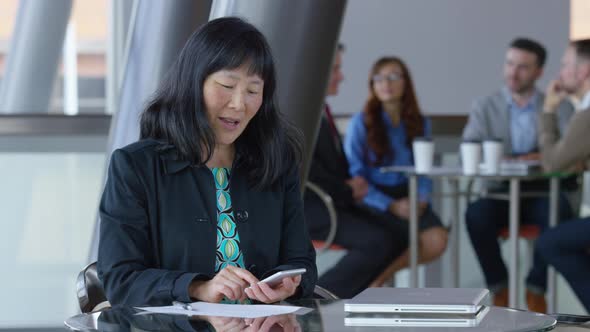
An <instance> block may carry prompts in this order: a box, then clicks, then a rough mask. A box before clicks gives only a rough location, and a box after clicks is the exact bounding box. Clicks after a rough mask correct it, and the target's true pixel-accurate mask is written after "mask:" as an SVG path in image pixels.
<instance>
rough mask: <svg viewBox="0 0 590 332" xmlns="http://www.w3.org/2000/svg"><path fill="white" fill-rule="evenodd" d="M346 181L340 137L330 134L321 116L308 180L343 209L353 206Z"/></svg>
mask: <svg viewBox="0 0 590 332" xmlns="http://www.w3.org/2000/svg"><path fill="white" fill-rule="evenodd" d="M348 179H350V174H349V173H348V160H347V159H346V155H345V154H344V150H343V148H342V140H341V138H340V135H336V136H334V135H333V134H332V130H331V129H330V124H329V123H328V120H327V119H326V118H325V116H322V120H321V122H320V130H319V132H318V137H317V140H316V145H315V149H314V151H313V157H312V160H311V166H310V170H309V180H310V181H311V182H313V183H315V184H317V185H318V186H320V188H322V189H323V190H325V191H326V192H327V193H328V194H329V195H330V196H332V199H333V200H334V203H335V204H336V206H338V207H341V208H343V207H350V206H352V205H354V204H355V201H354V198H353V196H352V189H351V188H350V186H348V185H347V184H346V182H345V181H346V180H348ZM306 204H307V194H306ZM306 206H307V205H306Z"/></svg>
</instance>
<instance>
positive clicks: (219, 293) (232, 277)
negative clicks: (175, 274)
mask: <svg viewBox="0 0 590 332" xmlns="http://www.w3.org/2000/svg"><path fill="white" fill-rule="evenodd" d="M257 282H258V279H257V278H256V277H255V276H254V275H253V274H252V273H250V272H249V271H247V270H245V269H241V268H239V267H235V266H231V265H230V266H227V267H226V268H224V269H222V270H221V271H219V273H217V274H216V275H215V277H213V279H211V280H208V281H193V282H192V283H191V284H190V286H189V295H190V297H191V298H194V299H197V300H200V301H205V302H210V303H219V302H221V300H222V299H223V298H224V297H225V298H227V299H228V300H232V301H236V300H240V301H243V300H245V299H246V297H247V295H246V293H245V292H244V289H245V288H246V287H249V286H250V285H253V284H256V283H257Z"/></svg>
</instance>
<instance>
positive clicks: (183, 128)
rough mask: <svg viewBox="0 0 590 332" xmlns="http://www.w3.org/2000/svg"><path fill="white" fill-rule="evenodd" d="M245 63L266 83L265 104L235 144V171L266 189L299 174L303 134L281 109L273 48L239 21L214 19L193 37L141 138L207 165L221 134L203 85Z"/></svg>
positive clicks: (146, 117)
mask: <svg viewBox="0 0 590 332" xmlns="http://www.w3.org/2000/svg"><path fill="white" fill-rule="evenodd" d="M244 64H247V65H249V69H248V72H249V74H255V75H258V76H260V78H261V79H262V80H263V81H264V90H263V101H262V105H261V107H260V109H259V111H258V112H257V113H256V115H255V116H254V117H253V118H252V120H251V121H250V123H249V124H248V125H247V127H246V129H245V130H244V132H243V133H242V134H241V135H240V136H239V137H238V139H237V140H236V141H235V148H236V149H235V151H236V156H235V160H234V166H235V167H240V168H243V169H246V170H247V172H248V178H249V180H250V181H249V182H250V183H251V184H252V185H255V186H256V187H258V188H261V189H262V188H268V187H269V186H272V185H274V184H275V183H276V181H277V180H278V179H279V178H280V176H281V175H282V174H284V173H286V172H294V171H297V170H298V168H299V166H300V162H301V155H302V143H301V134H300V132H299V131H298V130H297V129H296V128H295V127H294V126H293V125H291V124H290V123H288V122H287V121H286V119H285V118H284V116H283V115H282V113H280V112H279V110H278V108H277V103H276V100H275V89H276V78H275V66H274V60H273V57H272V54H271V51H270V47H269V46H268V43H267V41H266V39H265V38H264V36H263V35H262V33H261V32H260V31H258V30H257V29H256V28H255V27H254V26H253V25H251V24H249V23H247V22H245V21H243V20H242V19H239V18H236V17H225V18H219V19H215V20H212V21H210V22H208V23H206V24H205V25H203V26H202V27H201V28H199V29H198V30H197V31H195V32H194V33H193V34H192V35H191V37H190V38H189V39H188V41H187V43H186V44H185V45H184V47H183V49H182V51H181V52H180V55H179V57H178V59H177V60H176V62H175V63H174V64H173V66H172V67H171V69H170V70H169V72H168V73H167V75H166V78H165V79H164V80H163V82H162V83H161V85H160V87H159V89H158V90H157V92H156V93H155V95H154V97H153V99H152V100H151V101H150V102H149V104H148V105H147V107H146V109H145V110H144V112H143V114H142V115H141V120H140V127H141V131H140V137H141V139H147V138H152V139H157V140H162V141H165V142H167V143H168V144H169V145H171V146H173V147H174V148H175V149H176V150H177V153H178V158H179V159H181V160H186V161H189V162H190V163H191V164H193V165H203V164H205V163H206V162H207V161H208V160H209V159H210V158H211V155H212V153H213V150H214V148H215V135H214V132H213V130H212V128H211V126H210V124H209V121H208V119H207V114H206V109H205V103H204V99H203V84H204V82H205V79H206V78H207V77H208V76H209V75H211V74H213V73H215V72H217V71H219V70H223V69H235V68H238V67H240V66H242V65H244Z"/></svg>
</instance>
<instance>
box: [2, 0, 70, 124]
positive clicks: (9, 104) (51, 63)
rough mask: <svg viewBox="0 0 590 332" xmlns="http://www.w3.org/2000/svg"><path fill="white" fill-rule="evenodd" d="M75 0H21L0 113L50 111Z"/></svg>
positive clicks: (4, 81) (3, 83)
mask: <svg viewBox="0 0 590 332" xmlns="http://www.w3.org/2000/svg"><path fill="white" fill-rule="evenodd" d="M71 10H72V0H52V1H46V0H21V1H20V3H19V8H18V14H17V18H16V25H15V28H14V34H13V36H12V41H11V42H10V48H9V49H8V58H7V61H6V69H5V72H4V77H3V79H2V83H1V84H0V113H8V114H11V113H48V112H49V105H50V104H49V103H50V101H51V100H50V99H51V93H52V92H53V83H54V82H55V75H56V73H57V65H58V63H59V59H60V56H61V53H62V45H63V41H64V37H65V33H66V28H67V26H68V21H69V19H70V12H71Z"/></svg>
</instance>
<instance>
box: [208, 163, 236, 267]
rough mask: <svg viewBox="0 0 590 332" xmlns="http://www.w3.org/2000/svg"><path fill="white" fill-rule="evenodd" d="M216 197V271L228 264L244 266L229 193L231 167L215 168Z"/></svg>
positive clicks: (213, 170)
mask: <svg viewBox="0 0 590 332" xmlns="http://www.w3.org/2000/svg"><path fill="white" fill-rule="evenodd" d="M211 171H212V172H213V178H214V179H215V197H216V200H215V201H216V202H217V255H216V259H215V273H217V272H219V271H221V270H222V269H223V268H225V267H226V266H228V265H233V266H237V267H240V268H244V256H243V255H242V251H241V250H240V236H239V234H238V230H237V228H236V223H235V218H234V212H233V208H232V204H231V196H230V195H229V179H230V176H231V174H230V169H229V168H225V167H219V168H213V169H211Z"/></svg>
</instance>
